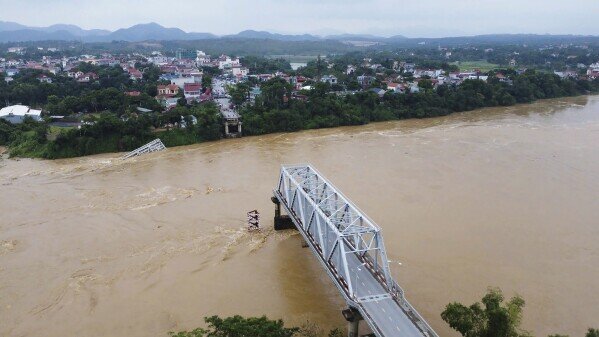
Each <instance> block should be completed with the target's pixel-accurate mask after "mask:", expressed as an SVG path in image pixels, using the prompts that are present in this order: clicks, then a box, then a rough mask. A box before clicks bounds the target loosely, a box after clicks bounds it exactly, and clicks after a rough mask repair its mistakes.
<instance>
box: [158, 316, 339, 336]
mask: <svg viewBox="0 0 599 337" xmlns="http://www.w3.org/2000/svg"><path fill="white" fill-rule="evenodd" d="M204 321H205V322H206V324H207V325H208V327H207V328H206V329H203V328H197V329H194V330H191V331H180V332H170V333H169V335H170V336H171V337H319V336H322V331H321V329H319V328H318V327H317V326H315V325H314V324H311V323H306V324H305V325H304V326H301V327H291V328H286V327H285V326H284V323H283V321H282V320H280V319H279V320H270V319H268V318H266V316H262V317H248V318H245V317H241V316H238V315H236V316H232V317H227V318H220V317H219V316H212V317H206V318H204ZM326 336H328V337H342V336H343V333H342V332H341V331H340V330H339V329H333V330H331V331H330V332H329V333H328V334H327V335H326Z"/></svg>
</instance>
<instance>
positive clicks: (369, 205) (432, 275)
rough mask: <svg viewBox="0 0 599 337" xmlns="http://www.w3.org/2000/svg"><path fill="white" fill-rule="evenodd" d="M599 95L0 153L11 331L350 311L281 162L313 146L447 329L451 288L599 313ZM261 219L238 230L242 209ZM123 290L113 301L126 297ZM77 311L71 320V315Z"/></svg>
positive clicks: (552, 318)
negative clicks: (144, 150)
mask: <svg viewBox="0 0 599 337" xmlns="http://www.w3.org/2000/svg"><path fill="white" fill-rule="evenodd" d="M598 137H599V97H597V96H581V97H574V98H563V99H554V100H547V101H539V102H537V103H534V104H529V105H520V106H513V107H508V108H486V109H482V110H476V111H470V112H463V113H456V114H452V115H450V116H446V117H439V118H431V119H412V120H403V121H388V122H380V123H372V124H368V125H364V126H350V127H341V128H331V129H320V130H308V131H302V132H296V133H279V134H271V135H264V136H255V137H246V138H241V139H227V140H223V141H218V142H206V143H202V144H195V145H189V146H182V147H176V148H170V149H167V150H166V151H162V152H157V153H153V154H149V155H145V156H141V157H137V158H132V159H131V160H126V161H123V160H121V159H120V154H118V153H117V154H115V153H112V154H100V155H94V156H89V157H81V158H72V159H60V160H52V161H49V160H34V159H19V160H4V161H3V162H2V165H0V186H2V187H1V189H0V198H1V200H2V202H1V203H0V213H1V214H2V221H1V222H0V242H1V244H0V284H1V285H2V295H3V296H1V297H0V317H2V318H3V324H2V325H0V335H2V336H9V337H13V336H15V337H16V336H37V335H44V336H50V337H53V336H65V335H69V336H70V335H78V334H79V335H86V336H106V335H110V336H115V337H120V336H123V337H125V336H127V337H142V336H144V337H145V336H150V335H151V336H166V332H167V331H180V330H189V329H193V328H195V327H197V326H199V325H201V322H202V317H204V316H210V315H213V314H218V315H221V316H230V315H234V314H241V315H244V316H256V315H262V314H265V315H267V316H269V317H271V318H283V319H285V321H286V322H288V323H289V324H291V325H299V324H301V323H303V321H305V320H307V319H309V320H311V321H314V322H316V323H318V324H319V325H321V326H322V327H323V328H325V329H328V328H334V327H339V326H344V321H343V318H342V316H341V314H340V310H341V309H342V308H343V307H344V303H343V301H342V299H341V298H340V296H339V294H338V293H337V290H336V289H335V288H334V286H333V285H332V283H331V282H330V280H329V279H328V276H327V275H326V273H324V272H323V270H322V268H321V266H320V265H319V264H318V261H316V260H315V259H314V258H313V257H312V256H311V253H310V252H309V251H306V250H305V249H303V248H301V243H300V238H299V237H298V235H297V233H294V232H291V231H289V232H274V231H272V230H271V228H272V214H273V212H274V209H273V205H272V202H271V201H270V196H271V194H272V189H273V188H274V187H275V185H276V183H277V182H276V179H277V177H278V170H279V165H280V164H283V163H286V164H293V163H302V162H310V163H311V164H313V165H314V166H315V167H316V168H318V169H319V171H321V172H322V173H323V174H324V175H325V176H326V177H327V178H329V179H330V180H331V181H332V182H333V183H334V184H335V185H336V186H337V187H338V188H339V189H341V190H342V191H343V193H344V194H345V195H347V196H348V198H350V199H351V200H352V201H353V202H355V203H356V205H357V206H358V207H360V208H361V209H362V210H363V211H365V212H366V213H367V214H368V215H369V216H370V217H371V218H372V219H373V220H374V221H376V222H377V224H378V225H379V226H381V228H382V229H383V234H384V238H385V244H386V249H387V251H388V254H389V259H391V260H393V261H399V262H401V263H402V265H401V266H399V265H397V264H393V265H392V266H391V268H392V273H393V275H394V277H395V278H396V279H397V280H398V281H399V283H400V284H401V285H402V287H403V288H404V289H405V291H406V296H407V298H408V299H409V300H410V302H411V303H412V304H413V305H414V306H415V307H416V308H417V309H418V310H419V312H420V313H421V314H422V315H423V316H424V317H425V318H426V319H427V320H428V321H429V323H431V325H432V326H433V327H434V328H435V330H437V332H438V333H439V334H440V335H442V336H450V337H451V336H456V334H455V332H453V331H452V330H451V329H450V328H449V327H448V326H447V325H446V324H445V323H444V322H443V321H442V320H441V318H440V316H439V315H440V313H441V311H442V310H443V307H444V306H445V305H446V304H447V303H449V302H452V301H460V302H462V303H473V302H474V301H477V300H480V298H481V296H482V295H483V294H484V293H485V290H486V288H487V287H488V286H498V287H500V288H502V289H503V290H504V292H505V294H506V296H511V295H513V294H515V293H518V294H520V295H521V296H522V297H523V298H524V299H525V300H526V307H525V309H524V326H523V327H524V328H525V329H528V330H531V331H532V332H533V333H534V334H535V335H536V336H547V335H549V334H555V333H560V334H569V335H570V336H583V335H584V333H585V331H586V328H587V327H589V326H596V317H599V311H598V310H599V308H598V307H597V305H596V304H597V303H599V297H598V296H599V295H598V294H599V289H598V285H597V282H596V280H597V279H598V278H599V271H598V270H597V269H596V268H589V266H596V265H599V250H598V247H597V244H596V243H597V242H598V241H599V228H597V225H596V224H597V222H596V220H597V219H598V218H599V213H598V210H599V204H598V202H599V201H598V200H597V198H596V196H597V195H599V184H598V181H599V176H598V174H599V148H598V147H597V145H596V144H598V143H599V138H598ZM253 209H257V210H259V211H260V213H261V214H262V215H263V217H262V219H263V220H262V225H263V227H264V231H263V232H261V233H253V234H249V233H247V232H246V231H244V230H243V227H244V225H245V217H246V212H247V211H248V210H253ZM115 308H118V310H115ZM73 317H77V319H73Z"/></svg>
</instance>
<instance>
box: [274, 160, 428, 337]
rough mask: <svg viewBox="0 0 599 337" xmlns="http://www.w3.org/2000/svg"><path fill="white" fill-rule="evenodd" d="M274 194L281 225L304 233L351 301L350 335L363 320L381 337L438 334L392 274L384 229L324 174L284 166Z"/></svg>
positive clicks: (353, 336) (278, 226)
mask: <svg viewBox="0 0 599 337" xmlns="http://www.w3.org/2000/svg"><path fill="white" fill-rule="evenodd" d="M273 193H274V197H273V198H272V199H271V200H272V201H273V202H274V203H275V218H274V222H275V229H276V230H280V229H289V228H295V229H297V230H298V231H299V232H300V234H301V235H302V237H303V239H304V241H305V242H306V244H307V246H308V247H309V248H310V250H312V252H313V253H314V255H315V256H316V257H317V259H318V261H319V262H320V263H321V265H322V266H323V267H324V269H325V271H326V272H327V274H328V275H329V277H330V278H331V279H332V280H333V283H334V284H335V286H336V287H337V289H338V290H339V292H340V293H341V295H342V296H343V298H344V299H345V301H346V303H347V306H348V309H346V310H343V312H342V314H343V316H344V317H345V319H346V320H347V321H348V333H349V336H350V337H357V336H358V328H359V322H360V321H361V320H364V321H365V322H366V323H367V324H368V326H369V327H370V329H371V330H372V332H373V335H375V336H377V337H391V336H406V337H438V335H437V334H436V333H435V331H434V330H433V329H432V328H431V327H430V326H429V325H428V323H427V322H426V321H425V320H424V318H422V316H420V314H419V313H418V312H417V311H416V309H414V307H412V305H411V304H410V303H409V302H408V301H407V300H406V298H405V297H404V292H403V289H402V288H401V287H400V286H399V284H397V282H395V280H394V279H393V278H392V276H391V273H390V271H389V260H388V259H387V253H386V250H385V245H384V242H383V237H382V233H381V229H380V228H379V227H378V226H377V225H376V224H375V223H374V222H373V221H372V220H370V219H369V218H368V217H367V216H366V214H364V213H363V212H362V211H361V210H360V209H358V208H357V207H356V206H355V205H354V204H353V203H351V202H350V201H349V200H348V199H347V198H346V197H345V196H344V195H343V194H342V193H341V192H340V191H339V190H338V189H337V188H336V187H335V186H333V184H331V183H330V182H329V181H328V180H327V179H326V178H324V176H323V175H322V174H320V173H319V172H318V171H317V170H316V169H314V168H313V167H312V166H310V165H308V164H304V165H294V166H282V167H281V173H280V176H279V182H278V185H277V188H276V189H275V190H274V191H273ZM281 208H282V209H284V210H285V212H286V213H287V215H283V214H282V212H281Z"/></svg>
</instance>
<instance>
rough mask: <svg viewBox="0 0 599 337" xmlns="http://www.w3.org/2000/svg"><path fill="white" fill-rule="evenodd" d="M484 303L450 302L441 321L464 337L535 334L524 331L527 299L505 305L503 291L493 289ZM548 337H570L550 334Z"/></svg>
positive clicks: (596, 336)
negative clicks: (524, 313)
mask: <svg viewBox="0 0 599 337" xmlns="http://www.w3.org/2000/svg"><path fill="white" fill-rule="evenodd" d="M481 302H482V303H478V302H477V303H474V304H472V305H470V306H465V305H463V304H461V303H457V302H453V303H449V304H448V305H447V306H446V307H445V310H443V312H442V313H441V318H443V320H444V321H445V322H447V324H449V326H450V327H451V328H453V329H454V330H456V331H458V332H459V333H460V334H461V335H462V336H464V337H529V336H532V334H531V333H530V332H528V331H525V330H522V329H521V328H520V323H521V322H522V309H524V304H525V302H524V299H522V297H520V296H517V295H516V296H514V297H512V298H511V299H510V300H509V301H507V302H505V298H504V296H503V294H502V292H501V290H499V289H497V288H490V289H489V290H488V292H487V294H486V295H485V296H484V297H483V298H482V300H481ZM548 337H569V336H566V335H559V334H556V335H550V336H548ZM585 337H599V330H598V329H592V328H589V329H588V332H587V334H586V336H585Z"/></svg>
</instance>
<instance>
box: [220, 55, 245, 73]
mask: <svg viewBox="0 0 599 337" xmlns="http://www.w3.org/2000/svg"><path fill="white" fill-rule="evenodd" d="M239 65H241V62H239V58H234V59H232V58H231V57H230V56H227V55H221V57H219V58H218V69H221V70H222V69H229V68H233V67H236V66H239Z"/></svg>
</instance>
